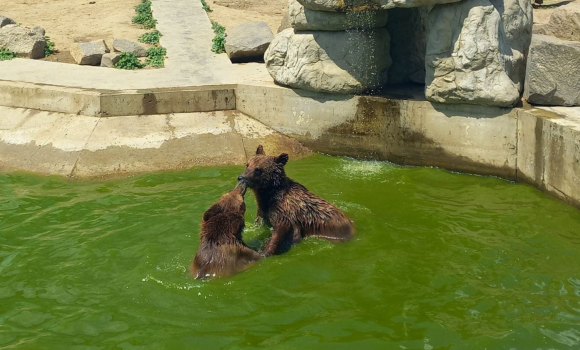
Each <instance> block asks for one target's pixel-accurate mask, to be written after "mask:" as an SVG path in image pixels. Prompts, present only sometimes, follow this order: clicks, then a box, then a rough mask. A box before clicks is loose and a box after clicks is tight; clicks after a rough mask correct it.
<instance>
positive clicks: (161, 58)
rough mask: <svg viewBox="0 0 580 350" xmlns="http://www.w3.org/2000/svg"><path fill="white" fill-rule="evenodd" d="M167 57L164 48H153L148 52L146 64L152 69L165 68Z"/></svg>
mask: <svg viewBox="0 0 580 350" xmlns="http://www.w3.org/2000/svg"><path fill="white" fill-rule="evenodd" d="M165 55H167V50H165V48H164V47H163V46H158V47H152V48H150V49H149V50H147V61H145V63H146V64H147V65H149V66H151V67H163V66H164V65H165Z"/></svg>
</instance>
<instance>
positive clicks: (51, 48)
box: [44, 35, 56, 57]
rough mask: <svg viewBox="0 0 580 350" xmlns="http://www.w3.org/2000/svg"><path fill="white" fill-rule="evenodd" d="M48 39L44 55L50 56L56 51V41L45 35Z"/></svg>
mask: <svg viewBox="0 0 580 350" xmlns="http://www.w3.org/2000/svg"><path fill="white" fill-rule="evenodd" d="M44 38H45V39H46V46H45V47H44V57H48V56H50V55H52V54H53V53H55V52H56V50H55V48H54V42H52V41H50V37H48V36H46V35H45V36H44Z"/></svg>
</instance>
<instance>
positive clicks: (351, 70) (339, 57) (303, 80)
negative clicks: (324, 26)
mask: <svg viewBox="0 0 580 350" xmlns="http://www.w3.org/2000/svg"><path fill="white" fill-rule="evenodd" d="M264 59H265V61H266V68H267V69H268V72H269V73H270V75H271V76H272V78H274V80H275V81H276V82H278V83H280V84H283V85H288V86H291V87H295V88H300V89H304V90H311V91H321V92H331V93H344V94H352V93H360V92H364V91H368V90H372V89H376V88H378V87H380V86H382V85H385V84H386V83H387V79H388V70H389V66H390V64H391V59H390V56H389V33H388V31H387V30H386V29H384V28H380V29H377V30H372V31H348V32H346V31H342V32H324V31H316V32H297V31H294V30H293V29H286V30H284V31H282V32H280V33H278V35H276V37H275V38H274V40H273V41H272V44H271V45H270V47H269V48H268V50H267V51H266V54H265V55H264Z"/></svg>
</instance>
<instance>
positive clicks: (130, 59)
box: [115, 52, 144, 69]
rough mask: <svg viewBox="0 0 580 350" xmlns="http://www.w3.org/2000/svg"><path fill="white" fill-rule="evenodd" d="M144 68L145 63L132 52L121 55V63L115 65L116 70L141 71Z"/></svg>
mask: <svg viewBox="0 0 580 350" xmlns="http://www.w3.org/2000/svg"><path fill="white" fill-rule="evenodd" d="M143 67H144V65H143V63H141V62H140V61H139V59H138V58H137V56H135V54H134V53H132V52H123V53H121V57H120V58H119V61H118V62H117V63H116V64H115V68H119V69H139V68H143Z"/></svg>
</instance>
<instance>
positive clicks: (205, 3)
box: [201, 0, 211, 12]
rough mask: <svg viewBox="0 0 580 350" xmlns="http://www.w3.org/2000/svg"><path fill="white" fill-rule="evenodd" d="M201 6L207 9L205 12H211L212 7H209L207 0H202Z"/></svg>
mask: <svg viewBox="0 0 580 350" xmlns="http://www.w3.org/2000/svg"><path fill="white" fill-rule="evenodd" d="M201 6H202V7H203V9H204V10H205V12H211V9H210V8H209V5H208V4H207V2H205V0H201Z"/></svg>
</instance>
